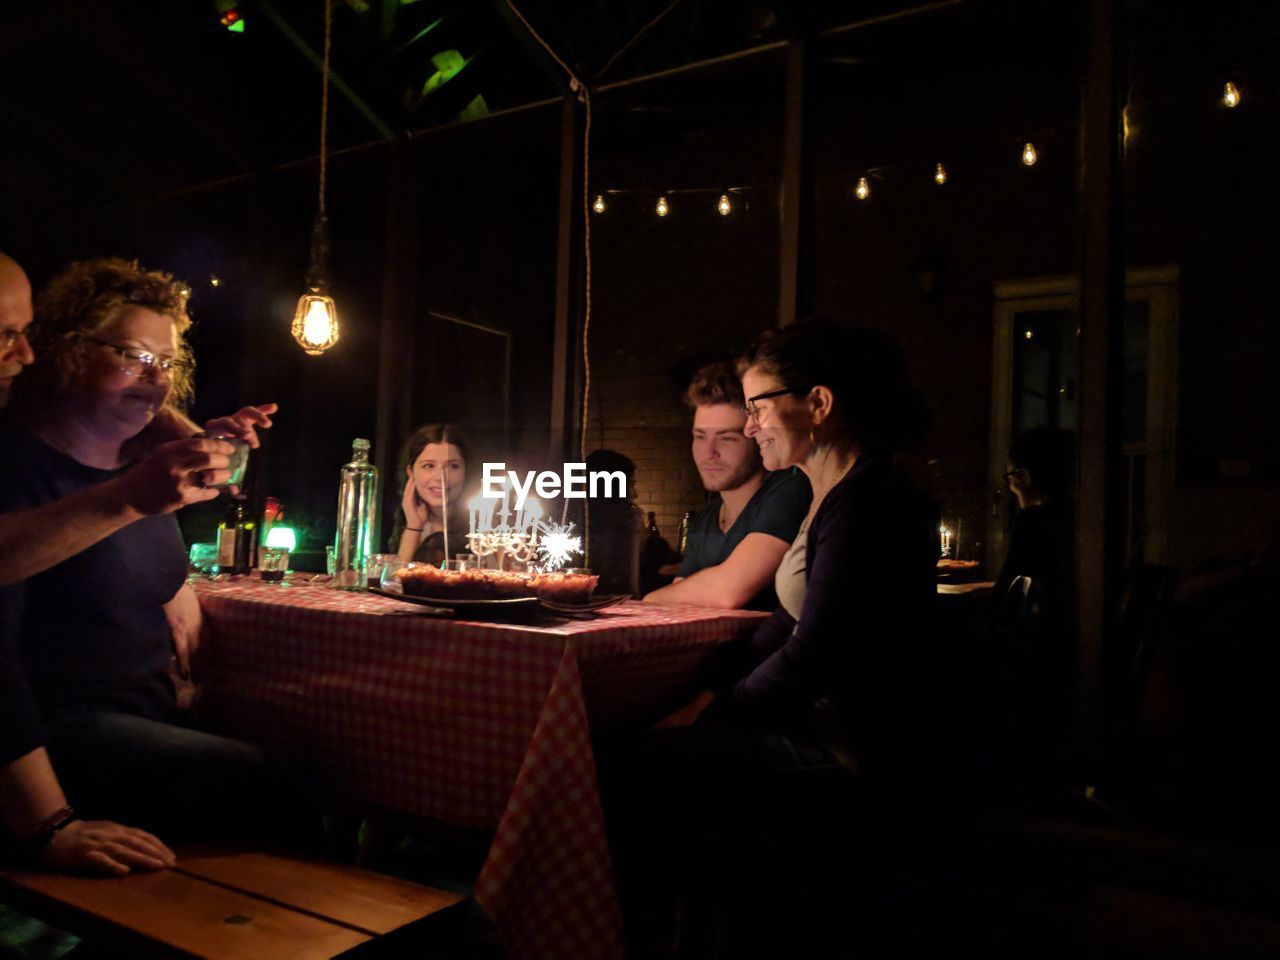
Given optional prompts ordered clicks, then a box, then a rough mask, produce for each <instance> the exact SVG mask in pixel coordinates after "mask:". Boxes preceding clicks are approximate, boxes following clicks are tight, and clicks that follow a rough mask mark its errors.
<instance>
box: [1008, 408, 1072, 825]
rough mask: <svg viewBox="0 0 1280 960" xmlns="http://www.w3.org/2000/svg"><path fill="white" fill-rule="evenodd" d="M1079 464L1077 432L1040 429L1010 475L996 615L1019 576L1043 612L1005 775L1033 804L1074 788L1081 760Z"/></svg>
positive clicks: (1014, 452)
mask: <svg viewBox="0 0 1280 960" xmlns="http://www.w3.org/2000/svg"><path fill="white" fill-rule="evenodd" d="M1074 462H1075V437H1074V436H1073V435H1072V434H1071V433H1070V432H1067V431H1064V430H1051V429H1049V428H1047V427H1037V428H1035V429H1032V430H1028V431H1026V432H1025V433H1021V434H1019V435H1018V436H1017V437H1015V438H1014V441H1013V443H1012V444H1010V446H1009V454H1008V469H1007V470H1006V472H1005V475H1004V476H1005V480H1006V481H1007V482H1008V484H1009V491H1010V492H1011V493H1012V494H1013V496H1014V498H1015V499H1016V500H1017V504H1018V512H1017V514H1016V515H1015V516H1014V519H1013V529H1012V530H1011V531H1010V535H1009V548H1008V551H1007V552H1006V554H1005V560H1004V564H1003V565H1002V566H1001V568H1000V575H999V576H998V577H997V578H996V583H995V588H994V590H993V591H992V596H991V602H990V606H991V610H990V616H991V618H992V620H993V622H994V621H996V620H997V618H998V616H999V610H1000V607H1001V604H1002V603H1004V602H1005V598H1006V596H1007V595H1008V592H1009V587H1010V585H1011V584H1012V583H1013V581H1014V580H1015V579H1016V578H1017V577H1029V578H1030V580H1031V590H1032V591H1033V592H1034V599H1033V604H1034V609H1035V611H1036V613H1037V616H1036V618H1035V624H1036V625H1035V639H1034V642H1033V643H1032V644H1031V646H1030V649H1029V650H1027V652H1026V662H1025V664H1024V665H1023V666H1022V667H1021V670H1022V672H1023V677H1022V685H1023V689H1022V691H1021V694H1020V700H1019V701H1018V704H1019V705H1018V708H1017V709H1018V711H1019V712H1018V714H1017V722H1016V723H1015V724H1014V725H1013V726H1014V728H1015V729H1014V730H1013V731H1012V732H1011V735H1010V738H1009V744H1008V746H1007V747H1006V750H1007V752H1008V757H1007V758H1006V759H1005V761H1004V762H1005V764H1006V765H1007V769H1003V770H1001V771H1000V774H1001V775H1002V776H1003V777H1004V778H1005V781H1006V783H1005V788H1006V789H1008V790H1010V791H1011V795H1012V796H1015V797H1021V798H1022V799H1023V800H1027V799H1030V800H1032V801H1033V802H1034V801H1035V799H1036V798H1038V797H1043V796H1053V795H1055V794H1058V793H1059V792H1060V791H1061V790H1063V789H1066V788H1067V787H1068V786H1069V785H1070V784H1071V783H1072V781H1073V780H1074V779H1075V776H1076V773H1075V770H1076V768H1077V767H1078V764H1079V760H1078V756H1077V752H1076V746H1075V736H1074V733H1075V730H1074V707H1073V704H1074V703H1075V699H1076V692H1075V675H1076V646H1075V637H1074V633H1073V627H1072V625H1073V622H1074V610H1075V602H1074V584H1075V570H1074V569H1073V568H1074V565H1075V510H1074V509H1073V504H1072V497H1071V481H1072V477H1073V475H1074V470H1073V469H1072V467H1073V466H1074Z"/></svg>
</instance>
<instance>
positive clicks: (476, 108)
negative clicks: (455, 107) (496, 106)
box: [458, 94, 489, 120]
mask: <svg viewBox="0 0 1280 960" xmlns="http://www.w3.org/2000/svg"><path fill="white" fill-rule="evenodd" d="M488 115H489V104H487V103H485V100H484V96H483V95H482V94H476V98H475V99H474V100H472V101H471V102H470V103H468V104H467V105H466V106H465V107H463V108H462V111H461V112H460V113H459V114H458V119H459V120H478V119H479V118H480V117H486V116H488Z"/></svg>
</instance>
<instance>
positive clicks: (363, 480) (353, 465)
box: [333, 439, 378, 590]
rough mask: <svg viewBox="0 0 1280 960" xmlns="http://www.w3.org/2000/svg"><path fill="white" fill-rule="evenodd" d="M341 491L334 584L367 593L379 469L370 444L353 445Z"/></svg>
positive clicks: (374, 539)
mask: <svg viewBox="0 0 1280 960" xmlns="http://www.w3.org/2000/svg"><path fill="white" fill-rule="evenodd" d="M341 476H342V480H341V486H340V487H339V489H338V534H337V537H336V539H335V541H334V551H333V554H334V555H333V585H334V586H335V587H337V588H338V589H339V590H363V589H364V587H365V570H366V568H367V567H368V563H369V556H370V555H371V554H373V553H374V552H376V550H377V543H376V540H377V531H376V530H374V521H375V519H376V517H377V510H378V468H377V467H375V466H374V465H373V464H371V463H370V462H369V441H368V440H364V439H359V440H356V441H355V442H354V443H353V444H352V445H351V462H350V463H348V464H346V465H345V466H344V467H343V468H342V475H341Z"/></svg>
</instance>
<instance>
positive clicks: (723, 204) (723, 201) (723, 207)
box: [716, 193, 733, 217]
mask: <svg viewBox="0 0 1280 960" xmlns="http://www.w3.org/2000/svg"><path fill="white" fill-rule="evenodd" d="M716 209H717V210H719V211H720V216H722V217H727V216H728V215H729V213H730V212H731V211H732V210H733V205H732V204H731V203H729V195H728V194H727V193H722V194H720V202H719V203H718V204H716Z"/></svg>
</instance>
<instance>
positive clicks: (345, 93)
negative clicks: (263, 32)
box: [257, 0, 397, 143]
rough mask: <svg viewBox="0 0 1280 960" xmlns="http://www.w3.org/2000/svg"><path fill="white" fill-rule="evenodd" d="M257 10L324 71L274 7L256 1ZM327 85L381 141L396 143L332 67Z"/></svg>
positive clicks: (380, 119)
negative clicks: (349, 105)
mask: <svg viewBox="0 0 1280 960" xmlns="http://www.w3.org/2000/svg"><path fill="white" fill-rule="evenodd" d="M257 9H258V10H260V11H261V12H262V15H263V16H265V17H266V18H267V19H268V20H270V21H271V25H272V26H273V27H275V28H276V29H277V30H279V31H280V33H281V34H283V35H284V38H285V39H286V40H288V41H289V42H290V43H291V44H293V46H294V47H295V48H296V49H297V50H298V52H299V53H301V54H302V55H303V56H304V57H306V58H307V61H308V62H309V63H310V64H311V65H312V66H313V67H315V68H316V70H317V71H320V70H323V69H324V60H323V59H322V58H321V57H320V55H319V54H318V53H316V52H315V50H313V49H311V44H309V43H307V41H306V40H304V39H302V37H301V35H299V33H298V31H297V30H295V29H293V27H292V26H290V25H289V21H287V20H286V19H285V18H284V17H282V16H281V15H280V14H279V12H278V11H277V10H276V8H275V7H273V6H272V5H271V4H270V3H268V2H267V0H258V3H257ZM329 85H330V86H332V87H333V89H334V90H336V91H337V92H338V95H339V96H341V97H342V99H344V100H346V101H347V103H349V104H351V106H353V107H354V108H355V110H356V112H357V113H359V114H360V116H362V117H364V118H365V120H367V121H368V122H369V125H370V126H371V127H373V129H374V130H376V131H378V136H380V137H382V139H383V140H386V141H387V142H388V143H394V142H395V141H396V139H397V137H396V134H395V131H393V130H392V129H391V127H389V126H388V125H387V124H386V122H385V121H383V119H382V118H381V117H380V116H378V113H377V111H376V110H374V109H373V107H371V106H369V104H367V103H365V101H364V99H363V98H362V97H361V96H360V95H359V94H357V93H356V92H355V91H354V90H352V89H351V87H350V86H349V85H348V84H347V82H346V81H345V80H343V79H342V77H341V76H339V75H338V74H337V73H336V72H335V71H334V69H333V66H332V65H330V67H329Z"/></svg>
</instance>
